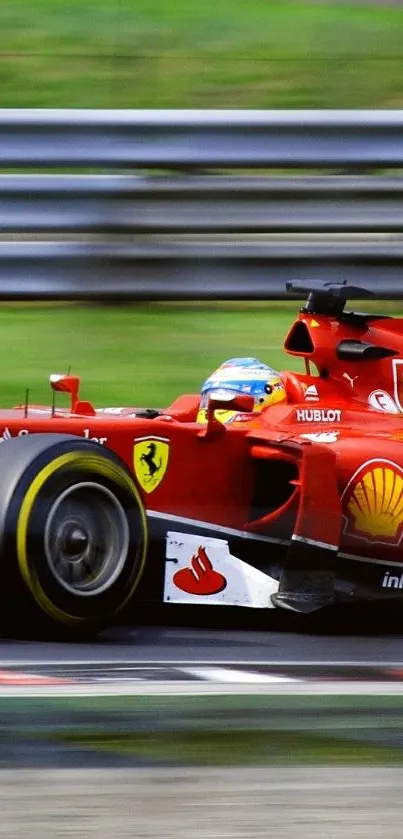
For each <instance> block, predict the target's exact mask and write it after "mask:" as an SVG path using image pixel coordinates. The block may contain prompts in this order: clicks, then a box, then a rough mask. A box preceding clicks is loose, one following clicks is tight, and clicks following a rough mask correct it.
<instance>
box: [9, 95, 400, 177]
mask: <svg viewBox="0 0 403 839" xmlns="http://www.w3.org/2000/svg"><path fill="white" fill-rule="evenodd" d="M402 132H403V111H399V110H396V111H345V110H344V111H343V110H341V111H337V110H335V111H309V110H308V111H299V110H295V111H281V110H278V111H235V110H228V111H209V110H203V111H198V110H188V111H175V110H168V111H143V110H137V111H123V110H122V111H96V110H94V111H85V110H30V109H27V110H24V109H22V110H17V109H15V110H14V109H5V110H2V111H0V166H2V167H7V168H8V167H10V166H18V167H25V168H26V167H33V166H41V167H48V168H49V167H57V166H59V167H60V166H66V167H68V166H70V167H72V166H74V167H99V166H103V167H111V168H114V169H116V168H126V167H129V168H141V167H143V168H147V169H150V168H160V169H161V168H168V169H175V168H177V169H186V168H189V167H192V168H194V167H207V168H209V169H211V168H212V167H213V168H224V169H225V168H226V169H228V168H230V169H236V168H238V169H239V168H248V169H256V168H271V167H282V168H290V169H293V168H296V167H309V168H317V167H321V166H322V167H326V166H332V167H334V166H340V167H348V166H350V167H351V166H354V167H356V168H357V167H358V168H359V169H360V170H361V169H363V168H366V167H371V168H373V167H402V165H403V154H402Z"/></svg>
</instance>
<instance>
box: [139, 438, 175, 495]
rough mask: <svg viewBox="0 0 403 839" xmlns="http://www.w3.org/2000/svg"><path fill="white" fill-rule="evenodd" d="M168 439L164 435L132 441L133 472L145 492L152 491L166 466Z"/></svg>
mask: <svg viewBox="0 0 403 839" xmlns="http://www.w3.org/2000/svg"><path fill="white" fill-rule="evenodd" d="M168 457H169V440H166V439H165V438H164V437H141V438H139V439H138V440H135V442H134V450H133V466H134V474H135V475H136V478H137V480H138V482H139V484H140V486H141V487H142V488H143V489H144V491H145V492H153V490H154V489H156V488H157V486H158V485H159V484H160V483H161V481H162V479H163V477H164V475H165V472H166V471H167V467H168Z"/></svg>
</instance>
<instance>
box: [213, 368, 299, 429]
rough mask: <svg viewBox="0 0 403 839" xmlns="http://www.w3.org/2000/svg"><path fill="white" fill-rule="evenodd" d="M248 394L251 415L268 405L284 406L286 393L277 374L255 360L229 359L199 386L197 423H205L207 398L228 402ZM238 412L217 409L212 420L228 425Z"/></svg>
mask: <svg viewBox="0 0 403 839" xmlns="http://www.w3.org/2000/svg"><path fill="white" fill-rule="evenodd" d="M245 393H247V394H250V395H251V396H253V398H254V408H253V410H254V411H255V412H259V411H262V410H263V408H267V407H268V406H269V405H274V404H276V403H277V402H284V401H285V398H286V391H285V387H284V384H283V382H282V380H281V378H280V375H279V373H278V372H277V370H274V369H273V367H269V365H268V364H264V363H263V362H262V361H259V360H258V359H257V358H230V359H229V360H228V361H225V362H224V363H223V364H221V366H220V367H218V369H217V370H215V371H214V373H212V374H211V376H209V378H208V379H206V381H205V382H204V384H203V387H202V390H201V401H200V407H199V413H198V416H197V422H201V423H205V422H207V406H208V402H209V399H210V396H215V397H217V398H218V399H230V398H231V397H233V396H235V395H236V394H245ZM237 414H238V411H232V410H231V411H227V410H225V409H222V410H221V409H217V410H216V411H215V417H216V418H217V419H218V420H220V421H221V422H224V423H227V422H232V421H233V419H234V417H236V416H237Z"/></svg>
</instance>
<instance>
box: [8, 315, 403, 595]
mask: <svg viewBox="0 0 403 839" xmlns="http://www.w3.org/2000/svg"><path fill="white" fill-rule="evenodd" d="M269 326H270V324H268V327H269ZM340 347H342V349H341V350H340ZM374 348H375V349H374ZM376 348H380V351H379V353H378V351H377V349H376ZM285 349H286V351H287V352H288V353H289V354H290V355H291V356H292V355H295V356H298V357H302V358H304V359H305V360H306V370H307V372H306V373H304V374H300V373H290V372H286V373H284V374H282V376H283V381H284V384H285V387H286V392H287V401H286V402H285V403H282V404H278V405H274V406H272V407H269V408H266V409H265V410H264V411H263V412H262V413H261V414H256V413H253V412H250V411H247V410H241V411H239V414H238V416H237V417H236V418H235V420H234V421H233V422H231V423H230V424H228V425H225V426H224V425H222V424H221V423H219V422H217V420H216V419H215V417H214V406H212V408H211V410H210V419H209V422H208V424H207V425H204V426H203V425H200V424H197V422H196V416H197V411H198V406H199V396H198V395H184V396H181V397H179V398H178V399H177V400H176V401H175V402H174V403H173V404H172V405H170V406H169V407H168V408H166V409H165V410H163V411H155V412H152V411H149V412H147V411H144V410H141V409H138V408H135V407H133V408H130V407H128V408H119V409H107V408H103V409H98V410H96V409H94V408H93V407H92V406H91V405H90V404H89V403H87V402H83V401H81V400H80V397H79V393H78V385H79V382H78V380H77V378H76V377H61V378H60V380H57V377H56V380H55V381H53V383H52V385H53V387H54V389H56V390H67V391H68V392H69V393H70V396H71V408H70V409H66V408H59V407H56V408H50V407H43V406H25V407H19V408H15V409H12V410H8V411H5V410H4V411H1V412H0V436H1V437H2V440H3V441H4V444H5V445H6V441H7V438H8V437H14V436H18V435H21V434H27V433H29V434H31V433H35V432H49V431H52V432H61V433H62V432H63V433H65V432H68V433H70V434H75V435H78V436H80V437H86V438H88V439H93V440H95V442H98V443H99V444H100V445H103V446H107V447H109V448H110V449H112V450H113V451H114V452H115V453H116V454H117V455H118V456H119V457H120V458H121V459H122V460H123V461H124V462H125V463H126V465H127V466H128V468H129V469H130V471H131V473H132V474H133V475H134V478H135V480H136V482H137V484H138V486H139V490H140V493H141V496H142V499H143V502H144V505H145V508H146V510H147V513H148V515H149V517H150V521H151V519H153V517H154V519H153V520H159V521H161V520H166V521H167V522H168V525H167V526H171V527H172V521H174V522H175V527H176V528H178V527H181V526H183V523H186V526H187V527H188V528H190V530H191V532H193V531H194V532H198V527H199V526H202V527H204V528H206V526H208V528H209V530H210V532H211V533H212V534H215V535H217V533H224V534H227V535H228V534H229V535H230V536H231V534H232V535H234V534H235V536H236V538H237V539H239V540H241V539H243V540H244V542H245V544H248V545H250V539H251V537H257V541H258V539H259V538H260V537H268V538H269V540H270V545H271V546H274V547H271V548H270V551H271V558H270V562H269V561H268V563H267V567H269V566H270V567H271V566H276V565H278V566H279V570H278V578H279V580H280V595H279V596H278V598H277V603H276V605H280V606H288V607H290V608H298V609H300V610H302V611H303V610H304V608H305V607H304V605H303V604H304V602H305V603H306V610H308V611H309V610H310V609H311V608H316V607H317V606H319V605H323V604H324V603H326V602H329V600H332V599H334V591H335V590H336V596H340V597H347V599H348V598H349V597H364V598H365V597H371V598H374V597H377V596H379V597H384V596H387V595H388V596H389V595H393V596H398V595H399V592H400V577H399V580H398V584H395V583H394V582H393V583H392V584H390V585H389V582H388V580H389V579H390V575H392V579H396V580H397V579H398V578H397V577H396V578H395V577H393V574H394V573H395V572H394V569H395V567H396V565H400V566H402V570H403V548H402V537H403V413H402V412H403V320H400V319H393V318H383V317H374V316H361V315H353V314H351V315H349V314H348V313H344V314H343V317H340V316H332V315H320V314H319V315H318V314H310V313H309V312H306V311H305V312H304V311H303V310H302V312H301V314H300V315H299V317H298V319H297V320H296V322H295V323H294V324H293V326H292V328H291V330H290V332H289V333H288V335H287V337H286V340H285ZM359 353H361V356H360V357H358V354H359ZM379 356H381V357H379ZM206 372H208V371H206ZM153 445H154V449H153V448H152V446H153ZM136 446H137V447H138V448H137V449H136ZM150 446H151V447H150ZM136 452H137V454H136ZM153 470H154V474H152V472H153ZM178 522H180V523H182V524H180V525H178ZM170 523H171V524H170ZM164 538H165V537H164ZM308 549H309V550H308ZM315 552H316V553H315ZM189 559H191V557H189ZM363 561H364V562H363ZM261 566H262V567H263V566H264V563H263V562H261ZM365 568H367V569H368V568H369V569H370V571H368V574H369V576H367V577H365V574H366V573H367V572H366V571H365ZM208 570H209V572H211V569H210V568H209V569H208ZM270 573H271V572H270ZM273 573H274V572H273ZM301 573H302V574H303V577H304V579H303V581H302V583H301ZM399 574H400V571H399ZM304 575H305V576H304ZM385 575H386V576H385ZM388 575H389V576H388ZM307 580H308V582H309V581H311V583H310V584H309V585H307ZM329 580H330V582H329ZM334 580H339V581H340V580H341V581H342V585H341V589H340V592H339V595H337V586H336V589H335V588H334ZM385 580H386V582H385ZM312 581H313V582H312ZM362 581H364V582H362ZM281 590H283V593H284V596H283V597H282V596H281ZM330 590H331V591H332V594H331V595H329V592H330ZM290 592H291V594H290ZM293 594H294V595H295V598H294V601H295V602H293V600H292V595H293ZM309 603H310V605H309Z"/></svg>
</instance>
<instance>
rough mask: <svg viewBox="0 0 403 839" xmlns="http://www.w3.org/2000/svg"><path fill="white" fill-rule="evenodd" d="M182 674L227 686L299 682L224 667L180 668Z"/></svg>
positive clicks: (272, 675) (282, 677) (284, 677)
mask: <svg viewBox="0 0 403 839" xmlns="http://www.w3.org/2000/svg"><path fill="white" fill-rule="evenodd" d="M178 669H180V670H181V672H182V673H187V674H188V675H189V676H196V678H198V679H207V681H209V682H228V683H229V684H235V683H237V684H254V685H256V684H275V683H276V682H299V681H301V679H293V678H291V676H290V677H288V676H276V675H275V674H266V673H251V672H250V671H246V670H233V669H230V668H224V667H180V668H178Z"/></svg>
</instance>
